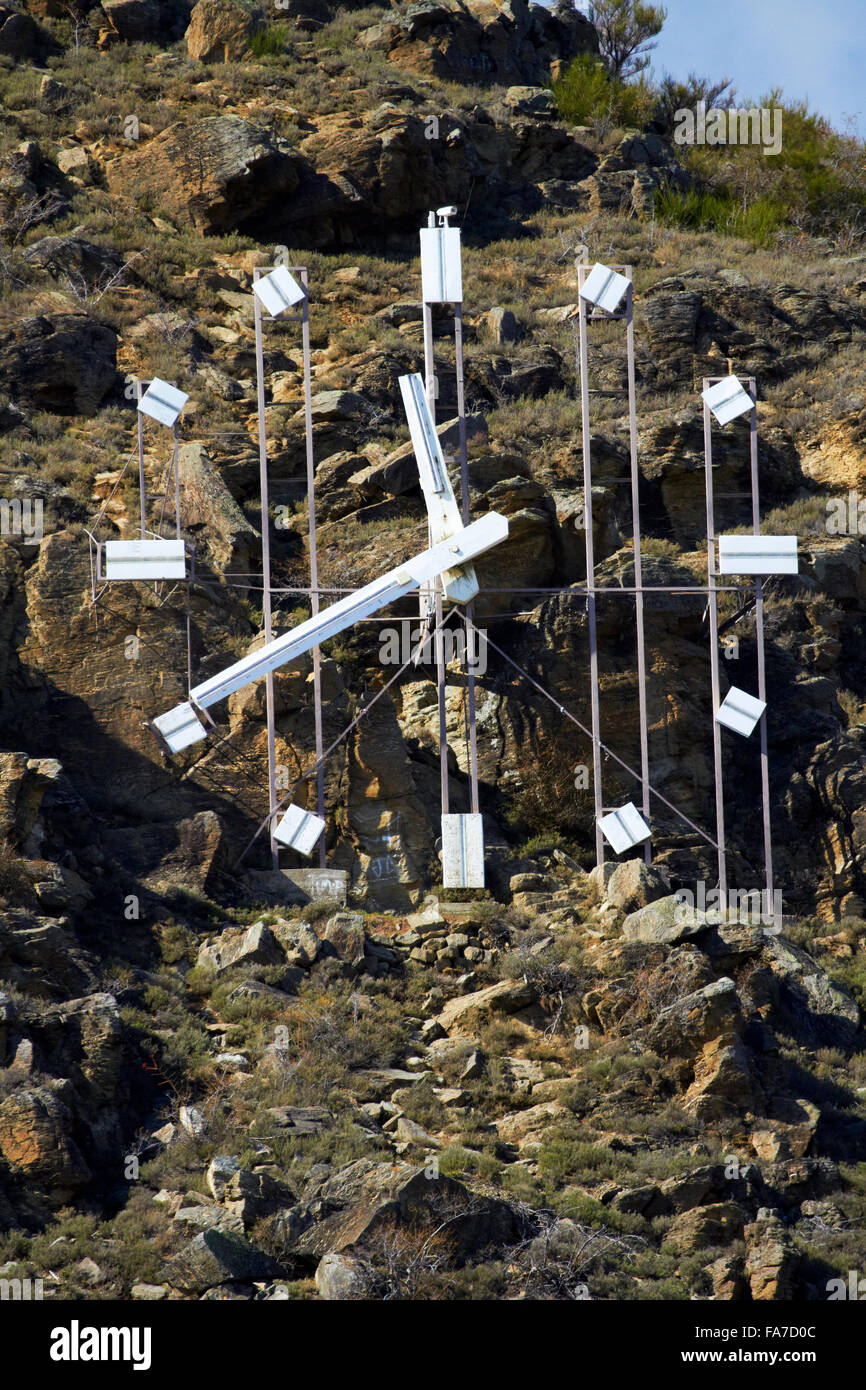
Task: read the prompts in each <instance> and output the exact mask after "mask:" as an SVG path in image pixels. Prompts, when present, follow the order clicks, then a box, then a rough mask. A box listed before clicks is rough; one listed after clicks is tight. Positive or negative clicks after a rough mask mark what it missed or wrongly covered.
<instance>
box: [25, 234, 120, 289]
mask: <svg viewBox="0 0 866 1390" xmlns="http://www.w3.org/2000/svg"><path fill="white" fill-rule="evenodd" d="M23 259H24V260H25V261H26V262H27V264H28V265H35V266H40V267H41V268H42V269H43V270H48V271H50V272H51V274H52V275H57V276H70V277H71V278H72V279H73V281H75V280H78V279H79V278H80V279H82V280H83V281H84V283H85V284H87V285H95V284H98V283H100V282H103V283H104V282H107V281H108V280H110V279H111V278H112V277H113V276H115V275H117V274H118V273H119V271H120V270H121V269H122V267H123V264H124V260H123V257H122V256H121V255H120V253H119V252H118V251H115V250H114V249H113V248H112V247H110V246H99V245H98V244H97V243H96V242H94V241H88V240H87V238H86V237H83V236H80V235H78V234H77V233H76V232H70V233H69V234H68V235H66V236H44V237H40V238H39V240H38V241H33V242H31V243H30V245H29V246H28V247H26V249H25V250H24V252H23Z"/></svg>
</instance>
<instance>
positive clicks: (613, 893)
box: [607, 859, 670, 912]
mask: <svg viewBox="0 0 866 1390" xmlns="http://www.w3.org/2000/svg"><path fill="white" fill-rule="evenodd" d="M669 891H670V884H669V883H668V882H667V880H666V878H665V876H664V875H663V874H662V873H661V872H660V871H659V870H658V869H655V868H653V866H652V865H651V864H647V863H645V862H644V860H643V859H625V860H622V861H621V862H620V863H618V864H617V866H616V868H615V869H614V871H613V873H612V874H611V876H610V879H609V881H608V885H607V901H608V902H609V903H611V904H612V905H613V906H614V907H618V908H619V909H620V911H621V912H635V911H636V910H637V909H638V908H641V907H646V906H647V905H648V904H649V903H652V902H654V901H655V900H656V899H657V898H662V897H664V896H665V895H666V894H667V893H669Z"/></svg>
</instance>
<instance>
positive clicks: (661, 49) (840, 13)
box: [578, 0, 866, 135]
mask: <svg viewBox="0 0 866 1390" xmlns="http://www.w3.org/2000/svg"><path fill="white" fill-rule="evenodd" d="M665 5H666V9H667V12H668V17H667V20H666V22H665V27H664V29H663V30H662V32H661V35H660V36H659V39H658V46H657V47H656V48H655V50H654V51H653V53H652V60H653V70H654V72H655V74H656V75H657V76H659V77H660V76H661V74H662V72H663V71H665V70H667V71H668V72H671V73H673V74H674V76H676V77H685V76H686V74H687V73H689V72H696V73H698V75H699V76H706V77H713V78H720V77H723V76H727V77H730V78H732V79H733V82H734V86H735V87H736V89H737V92H738V94H739V96H740V97H742V98H744V99H745V98H749V97H752V98H757V97H759V96H760V95H761V94H762V93H764V92H766V91H767V90H768V89H769V88H770V87H774V86H778V87H781V88H782V91H783V93H784V97H785V99H786V100H795V99H798V98H806V99H808V101H809V105H810V107H811V108H812V109H813V110H817V111H820V112H821V114H822V115H824V116H827V117H828V118H829V119H830V120H831V121H832V122H833V124H834V125H836V126H838V127H840V128H842V126H843V123H844V120H845V117H846V115H851V116H855V117H856V118H857V125H858V129H859V132H860V134H861V135H866V3H864V0H717V2H716V3H714V4H713V3H708V0H665ZM578 9H582V10H585V9H586V4H585V3H581V0H578Z"/></svg>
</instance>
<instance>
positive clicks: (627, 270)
mask: <svg viewBox="0 0 866 1390" xmlns="http://www.w3.org/2000/svg"><path fill="white" fill-rule="evenodd" d="M624 274H625V275H627V276H628V282H629V285H628V290H627V292H626V357H627V362H628V433H629V448H630V452H631V515H632V536H633V544H634V582H635V589H636V590H637V593H636V594H635V598H634V612H635V626H636V629H637V702H638V718H639V720H640V770H641V788H642V793H643V814H644V819H645V820H646V822H647V825H649V813H650V802H649V795H650V794H649V734H648V721H647V698H646V696H647V690H646V644H645V640H644V600H643V592H642V585H643V562H642V558H641V543H640V497H639V487H640V471H639V469H638V461H637V395H636V390H635V370H634V286H633V285H632V278H631V277H632V271H631V266H625V267H624ZM651 845H652V842H651V841H650V840H647V842H646V844H645V845H644V859H645V860H646V862H647V864H650V863H652V847H651Z"/></svg>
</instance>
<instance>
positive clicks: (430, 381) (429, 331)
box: [421, 304, 448, 816]
mask: <svg viewBox="0 0 866 1390" xmlns="http://www.w3.org/2000/svg"><path fill="white" fill-rule="evenodd" d="M424 385H425V387H426V391H427V405H428V407H429V410H430V418H431V419H432V421H433V426H434V428H435V426H436V368H435V361H434V358H433V310H432V308H431V307H430V305H429V304H425V305H424ZM427 536H428V544H429V543H431V538H430V524H429V522H428V524H427ZM428 593H429V590H428ZM422 594H423V586H422ZM428 602H429V600H428ZM421 603H422V608H421V619H422V622H423V621H425V612H424V599H423V597H422V600H421ZM435 611H436V628H437V631H436V638H435V642H436V690H437V697H438V700H437V702H438V706H439V783H440V801H441V806H442V814H443V816H447V814H448V725H447V719H446V710H445V642H444V639H443V635H442V583H441V581H440V580H436V581H435Z"/></svg>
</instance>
